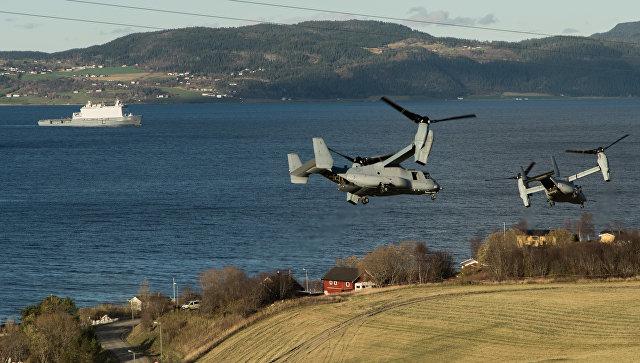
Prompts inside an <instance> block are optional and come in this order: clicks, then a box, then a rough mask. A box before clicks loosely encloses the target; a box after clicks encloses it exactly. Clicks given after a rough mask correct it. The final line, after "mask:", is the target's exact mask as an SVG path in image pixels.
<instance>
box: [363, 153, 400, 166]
mask: <svg viewBox="0 0 640 363" xmlns="http://www.w3.org/2000/svg"><path fill="white" fill-rule="evenodd" d="M393 155H395V154H388V155H378V156H367V157H364V158H362V159H363V161H362V163H361V165H362V166H365V165H371V164H375V163H378V162H380V161H382V160H385V159H388V158H390V157H392V156H393Z"/></svg>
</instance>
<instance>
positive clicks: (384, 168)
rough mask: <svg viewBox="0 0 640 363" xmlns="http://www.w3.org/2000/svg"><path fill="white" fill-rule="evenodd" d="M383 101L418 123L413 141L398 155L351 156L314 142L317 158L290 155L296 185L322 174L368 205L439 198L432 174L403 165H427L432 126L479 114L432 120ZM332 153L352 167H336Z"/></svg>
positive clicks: (353, 200)
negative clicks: (380, 199) (373, 199)
mask: <svg viewBox="0 0 640 363" xmlns="http://www.w3.org/2000/svg"><path fill="white" fill-rule="evenodd" d="M382 101H384V102H386V103H387V104H389V105H390V106H391V107H393V108H394V109H396V110H397V111H399V112H401V113H402V114H403V115H405V116H406V117H407V118H409V119H410V120H412V121H413V122H415V123H416V124H418V130H417V132H416V134H415V136H414V138H413V142H412V143H411V144H409V145H407V146H406V147H404V148H403V149H402V150H400V151H398V152H396V153H395V154H389V155H382V156H371V157H360V156H357V157H350V156H348V155H345V154H342V153H339V152H337V151H335V150H332V149H330V148H329V147H327V145H326V144H325V142H324V140H323V139H322V138H319V137H316V138H314V139H313V152H314V156H315V158H314V159H311V160H309V161H307V162H306V163H304V164H303V163H302V162H301V161H300V157H299V156H298V155H297V154H288V155H287V157H288V159H289V175H290V177H291V182H292V183H294V184H306V183H307V181H308V180H309V176H310V175H311V174H320V175H322V176H324V177H325V178H327V179H329V180H331V181H332V182H334V183H336V184H338V190H340V191H342V192H346V193H347V202H349V203H351V204H357V203H362V204H367V203H369V197H370V196H390V195H399V194H417V195H422V194H424V195H429V196H431V198H432V199H435V197H436V194H437V193H438V192H439V191H440V186H439V185H438V183H437V182H436V181H435V180H434V179H432V178H431V176H430V175H429V174H428V173H424V172H422V171H420V170H417V169H405V168H404V167H402V166H401V165H400V163H402V162H403V161H405V160H407V159H409V158H411V157H412V156H413V159H414V161H415V162H416V163H418V164H420V165H426V164H427V161H428V159H429V154H430V152H431V146H432V144H433V131H432V130H431V129H430V125H431V124H432V123H436V122H441V121H449V120H457V119H463V118H470V117H476V115H462V116H453V117H447V118H443V119H430V118H429V117H427V116H421V115H418V114H415V113H413V112H410V111H408V110H406V109H404V108H402V107H401V106H399V105H398V104H396V103H394V102H393V101H391V100H390V99H388V98H386V97H382ZM331 152H334V153H335V154H337V155H340V156H342V157H343V158H345V159H347V160H349V161H350V162H351V163H352V165H351V167H347V166H345V167H336V166H334V162H333V158H332V156H331Z"/></svg>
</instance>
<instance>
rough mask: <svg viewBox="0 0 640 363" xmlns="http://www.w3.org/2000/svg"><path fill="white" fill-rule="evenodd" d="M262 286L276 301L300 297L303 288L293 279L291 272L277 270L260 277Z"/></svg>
mask: <svg viewBox="0 0 640 363" xmlns="http://www.w3.org/2000/svg"><path fill="white" fill-rule="evenodd" d="M260 278H261V279H262V286H264V287H265V288H267V290H268V291H269V292H270V293H271V294H272V295H273V297H274V298H275V299H277V300H281V299H287V298H290V297H292V296H296V295H301V294H302V293H303V292H304V291H305V290H304V287H303V286H302V285H301V284H300V283H299V282H298V281H297V280H296V279H295V278H294V277H293V275H292V274H291V270H277V271H275V272H272V273H264V274H262V275H260Z"/></svg>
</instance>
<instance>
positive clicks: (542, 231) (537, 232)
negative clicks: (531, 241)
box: [524, 229, 551, 236]
mask: <svg viewBox="0 0 640 363" xmlns="http://www.w3.org/2000/svg"><path fill="white" fill-rule="evenodd" d="M549 232H551V231H550V230H548V229H527V230H526V231H524V233H525V234H526V235H527V236H546V235H548V234H549Z"/></svg>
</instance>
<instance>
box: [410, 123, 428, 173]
mask: <svg viewBox="0 0 640 363" xmlns="http://www.w3.org/2000/svg"><path fill="white" fill-rule="evenodd" d="M413 144H414V156H413V157H414V160H415V162H416V163H418V164H421V165H426V164H427V161H428V159H429V154H430V153H431V145H433V131H431V130H429V129H428V125H427V124H424V123H422V124H420V125H419V126H418V131H417V132H416V136H415V138H414V140H413Z"/></svg>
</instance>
